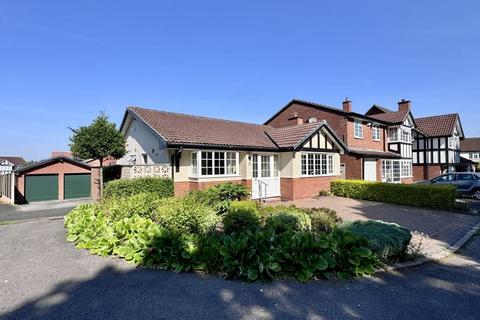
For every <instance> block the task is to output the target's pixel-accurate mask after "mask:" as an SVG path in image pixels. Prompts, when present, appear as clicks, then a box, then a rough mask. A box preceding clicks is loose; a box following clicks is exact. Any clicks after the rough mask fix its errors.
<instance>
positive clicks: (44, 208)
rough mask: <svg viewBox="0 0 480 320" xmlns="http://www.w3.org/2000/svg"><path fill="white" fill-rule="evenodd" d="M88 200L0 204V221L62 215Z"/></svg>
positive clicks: (88, 201)
mask: <svg viewBox="0 0 480 320" xmlns="http://www.w3.org/2000/svg"><path fill="white" fill-rule="evenodd" d="M90 202H91V200H90V199H76V200H67V201H44V202H34V203H31V204H25V205H7V204H0V223H2V222H8V221H22V220H31V219H40V218H52V217H63V216H65V215H66V214H67V213H68V212H70V211H71V210H72V209H73V208H75V207H76V206H78V205H79V204H82V203H90Z"/></svg>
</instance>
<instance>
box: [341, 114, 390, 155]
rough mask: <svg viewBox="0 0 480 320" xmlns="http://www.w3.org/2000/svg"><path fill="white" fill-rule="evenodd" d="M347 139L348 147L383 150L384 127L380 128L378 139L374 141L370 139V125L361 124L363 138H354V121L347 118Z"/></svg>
mask: <svg viewBox="0 0 480 320" xmlns="http://www.w3.org/2000/svg"><path fill="white" fill-rule="evenodd" d="M346 128H347V134H346V137H347V141H346V144H347V146H349V147H353V148H357V149H367V150H379V151H385V129H384V128H380V140H379V141H375V140H373V139H372V127H369V126H367V125H365V124H363V139H358V138H355V134H354V130H355V121H353V120H348V122H347V126H346Z"/></svg>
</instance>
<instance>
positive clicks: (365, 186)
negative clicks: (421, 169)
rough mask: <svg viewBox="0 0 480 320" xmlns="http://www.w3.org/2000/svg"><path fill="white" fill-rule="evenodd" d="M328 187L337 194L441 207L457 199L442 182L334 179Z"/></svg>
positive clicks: (451, 189) (451, 188) (403, 203)
mask: <svg viewBox="0 0 480 320" xmlns="http://www.w3.org/2000/svg"><path fill="white" fill-rule="evenodd" d="M330 188H331V191H332V194H334V195H336V196H339V197H347V198H354V199H360V200H370V201H378V202H387V203H395V204H401V205H407V206H414V207H421V208H431V209H443V210H450V209H452V208H453V206H454V205H455V198H456V188H455V187H454V186H445V185H443V186H440V185H423V184H394V183H383V182H369V181H362V180H336V181H332V182H331V184H330Z"/></svg>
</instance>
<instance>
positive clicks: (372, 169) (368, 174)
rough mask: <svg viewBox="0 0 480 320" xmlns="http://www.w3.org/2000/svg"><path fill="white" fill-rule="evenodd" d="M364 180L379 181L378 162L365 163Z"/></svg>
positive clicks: (366, 161)
mask: <svg viewBox="0 0 480 320" xmlns="http://www.w3.org/2000/svg"><path fill="white" fill-rule="evenodd" d="M364 180H366V181H377V161H376V160H365V161H364Z"/></svg>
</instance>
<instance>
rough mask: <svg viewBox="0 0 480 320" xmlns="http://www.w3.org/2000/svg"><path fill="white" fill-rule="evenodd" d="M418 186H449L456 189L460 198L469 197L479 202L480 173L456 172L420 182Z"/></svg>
mask: <svg viewBox="0 0 480 320" xmlns="http://www.w3.org/2000/svg"><path fill="white" fill-rule="evenodd" d="M419 183H420V184H451V185H453V186H455V187H457V193H458V194H459V195H461V196H469V197H473V198H475V199H478V200H480V173H475V172H457V173H447V174H442V175H441V176H438V177H436V178H433V179H431V180H426V181H421V182H419Z"/></svg>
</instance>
